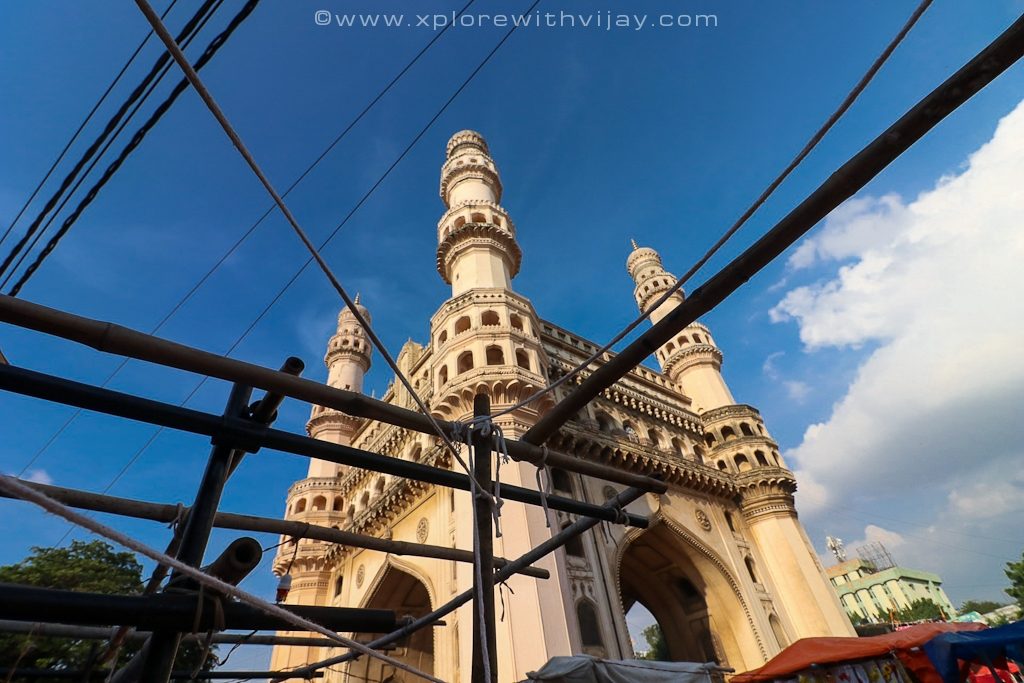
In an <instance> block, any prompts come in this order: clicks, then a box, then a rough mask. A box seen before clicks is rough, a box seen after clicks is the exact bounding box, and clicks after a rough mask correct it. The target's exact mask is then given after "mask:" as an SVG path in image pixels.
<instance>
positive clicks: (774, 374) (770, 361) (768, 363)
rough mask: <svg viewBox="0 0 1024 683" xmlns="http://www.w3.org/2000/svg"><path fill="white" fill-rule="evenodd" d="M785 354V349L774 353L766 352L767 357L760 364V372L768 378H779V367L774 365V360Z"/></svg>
mask: <svg viewBox="0 0 1024 683" xmlns="http://www.w3.org/2000/svg"><path fill="white" fill-rule="evenodd" d="M785 355H786V352H785V351H776V352H775V353H770V354H768V357H767V358H765V359H764V363H763V364H762V365H761V372H763V373H764V374H765V377H767V378H768V379H778V378H779V368H778V366H776V365H775V361H777V360H778V359H779V358H782V357H783V356H785Z"/></svg>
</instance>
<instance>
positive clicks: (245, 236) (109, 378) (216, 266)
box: [18, 0, 475, 485]
mask: <svg viewBox="0 0 1024 683" xmlns="http://www.w3.org/2000/svg"><path fill="white" fill-rule="evenodd" d="M473 2H475V0H469V2H467V3H466V4H465V5H463V7H462V9H460V10H459V11H458V13H457V14H456V19H457V18H458V17H459V16H461V15H462V14H463V13H464V12H465V11H466V10H467V9H469V7H470V5H472V4H473ZM453 24H454V22H453ZM453 24H448V25H446V26H445V27H444V28H443V29H442V30H440V31H438V32H437V34H435V35H434V37H433V38H431V39H430V41H429V42H428V43H427V44H426V45H424V46H423V47H422V48H421V49H420V50H419V52H417V53H416V55H415V56H414V57H413V58H412V60H410V61H409V62H408V63H407V64H406V65H405V67H404V68H402V70H401V71H399V72H398V73H397V74H396V75H395V76H394V77H393V78H392V79H391V80H390V81H389V82H388V84H387V85H385V86H384V88H383V89H381V90H380V92H378V93H377V95H376V96H375V97H374V98H373V99H372V100H370V102H369V103H367V104H366V105H365V106H364V107H363V108H362V110H361V111H360V112H359V114H358V115H357V116H356V117H355V118H354V119H352V120H351V121H350V122H349V123H348V125H346V126H345V128H344V129H342V131H341V132H340V133H338V135H336V136H335V138H334V139H333V140H332V141H331V143H330V144H329V145H328V146H327V147H326V148H325V149H324V151H323V152H321V153H320V155H319V156H318V157H317V158H316V159H314V160H313V162H312V163H310V164H309V165H308V166H307V167H306V169H305V170H304V171H303V172H302V173H301V174H300V175H299V176H298V177H297V178H296V179H295V180H293V181H292V183H291V184H290V185H289V186H288V188H287V189H286V190H285V192H284V194H283V195H282V196H283V197H287V196H288V194H289V193H290V192H291V191H292V190H294V189H295V188H296V187H297V186H298V185H299V183H301V182H302V181H303V180H304V179H305V178H306V176H308V175H309V174H310V172H312V171H313V169H314V168H316V166H318V165H319V164H320V162H321V161H323V159H324V158H325V157H326V156H327V155H328V153H330V152H331V151H332V150H333V149H334V148H335V147H336V146H337V145H338V143H340V142H341V141H342V140H343V139H344V138H345V136H346V135H348V133H349V131H351V130H352V129H353V128H354V127H355V126H356V124H358V123H359V122H360V121H361V120H362V119H363V118H364V117H365V116H366V114H368V113H369V111H370V110H371V109H372V108H373V107H374V105H376V104H377V102H379V101H380V100H381V99H382V98H383V97H384V95H386V94H387V93H388V92H389V91H390V90H391V89H392V88H393V87H394V86H395V84H397V83H398V81H399V80H400V79H401V78H402V77H403V76H404V75H405V74H406V72H408V71H409V70H410V69H411V68H412V67H413V65H415V64H416V62H418V61H419V60H420V58H421V57H422V56H423V55H424V54H425V53H426V52H427V51H428V50H429V49H430V48H431V46H433V45H434V43H436V42H437V41H438V39H440V37H441V36H442V35H444V33H445V32H446V31H447V30H448V29H449V28H450V27H451V26H452V25H453ZM168 66H169V65H168ZM394 165H395V164H393V166H394ZM390 170H391V169H389V170H388V172H390ZM381 181H383V178H382V179H381ZM378 184H379V183H378ZM276 208H277V205H276V204H274V203H273V202H271V204H270V206H269V207H268V208H267V210H266V211H265V212H264V213H263V215H261V216H260V217H259V218H258V219H257V220H256V222H255V223H253V224H252V225H251V226H250V227H249V229H248V230H246V232H245V233H244V234H243V235H242V236H241V237H239V238H238V239H237V240H236V241H235V243H234V244H233V245H232V246H231V248H229V249H228V250H227V251H226V252H225V253H224V254H223V255H222V256H221V257H220V259H218V260H217V262H216V263H214V264H213V266H211V267H210V268H209V269H208V270H207V271H206V273H204V274H203V276H202V277H201V278H199V280H198V281H197V282H196V283H195V284H194V285H193V286H192V287H191V288H190V289H189V291H188V292H186V293H185V295H184V296H183V297H182V298H181V299H179V300H178V302H177V303H176V304H175V305H174V306H173V307H171V310H170V311H168V312H167V313H166V314H165V315H164V317H163V318H162V319H161V320H160V322H158V323H157V324H156V326H155V327H154V328H153V329H152V330H150V332H149V333H150V334H156V333H157V332H159V331H160V330H161V329H162V328H163V326H164V325H166V324H167V322H168V321H170V319H171V318H172V317H174V315H175V314H177V312H178V311H179V310H180V309H181V308H182V307H183V306H184V305H185V304H186V303H187V302H188V301H189V300H191V298H192V297H193V296H194V295H195V293H196V292H198V291H199V289H200V288H202V286H203V285H204V284H205V283H206V281H207V280H209V279H210V277H211V276H212V275H213V274H214V273H215V272H216V271H217V270H218V269H219V268H220V267H221V266H222V265H223V264H224V262H225V261H227V260H228V258H230V257H231V255H232V254H234V253H235V251H237V250H238V248H239V247H241V245H242V243H244V242H245V241H246V240H247V239H248V238H249V236H250V235H252V233H253V232H254V231H255V230H256V229H257V228H258V227H259V226H260V225H261V224H262V223H263V221H264V219H266V218H267V216H269V215H270V214H271V213H273V211H274V209H276ZM354 212H355V210H353V211H351V212H350V215H351V214H352V213H354ZM346 221H347V217H346ZM342 225H344V222H343V223H342ZM340 228H341V225H339V226H338V228H337V229H339V230H340ZM336 231H337V230H336ZM321 248H322V247H321ZM306 265H308V262H307V264H306ZM303 269H305V266H304V267H303ZM301 272H302V271H299V273H296V275H295V276H294V277H293V278H292V279H291V280H289V281H288V283H287V287H290V286H291V284H292V283H293V282H294V281H295V280H296V279H298V276H299V275H300V274H301ZM287 287H286V289H287ZM283 293H284V291H281V292H279V293H278V295H277V296H276V297H275V298H274V300H273V303H276V302H277V300H278V299H280V297H281V294H283ZM272 305H273V304H272ZM267 310H269V308H268V309H267ZM265 313H266V311H264V312H263V313H261V314H260V316H259V317H258V318H257V319H256V320H255V321H254V323H253V324H252V325H250V326H249V327H248V328H247V329H246V330H245V332H244V333H243V336H242V338H240V339H239V340H238V341H237V342H236V343H235V344H234V345H232V347H231V349H230V350H229V351H228V352H227V353H226V354H225V355H229V354H230V353H231V351H233V350H234V349H235V348H236V347H237V346H238V344H239V343H241V341H242V340H243V339H244V338H245V337H246V336H248V334H249V333H250V332H251V331H252V329H253V328H254V327H255V326H256V323H258V322H259V321H260V320H261V319H262V318H263V316H264V315H265ZM128 362H129V359H127V358H126V359H124V360H122V361H121V362H120V363H119V364H118V365H117V367H115V368H114V370H113V372H111V373H110V375H108V376H107V378H106V379H105V380H104V381H103V383H102V384H100V386H101V387H106V386H107V384H109V383H110V382H111V381H113V379H114V377H116V376H117V374H118V373H120V371H121V370H122V369H123V368H124V367H125V365H127V364H128ZM200 386H201V384H200ZM198 389H199V387H198V386H197V387H196V388H195V390H193V391H197V390H198ZM190 396H191V395H190ZM186 400H187V399H186ZM81 412H82V411H81V409H76V410H75V411H74V412H73V413H72V414H71V415H70V416H69V417H68V419H67V420H65V421H64V423H63V424H62V425H61V426H60V427H59V428H58V429H57V431H56V432H55V433H54V434H53V436H51V437H50V438H49V439H48V440H47V441H46V443H44V444H43V446H42V447H40V448H39V450H37V451H36V453H35V454H33V456H32V458H31V459H30V460H29V462H28V464H26V465H25V466H24V467H23V468H22V469H21V471H20V472H19V473H18V476H19V477H21V476H23V475H24V474H25V472H26V471H27V470H28V469H29V468H30V467H31V466H32V465H33V464H35V462H36V461H37V460H38V459H39V458H40V457H41V456H42V454H43V453H44V452H45V451H46V450H47V449H48V448H49V447H50V446H51V445H52V444H53V442H54V441H55V440H56V439H57V438H58V437H59V436H60V435H61V434H62V433H63V432H64V430H66V429H67V428H68V427H69V426H70V425H71V423H72V422H74V420H75V419H76V418H77V417H78V415H80V414H81ZM157 433H159V432H157ZM142 450H145V448H143V449H142ZM140 455H142V453H141V452H137V453H136V455H134V456H133V457H132V459H131V461H130V462H131V463H134V462H135V460H137V459H138V457H139V456H140ZM121 474H123V471H122V472H121V473H119V475H118V478H119V477H120V475H121ZM111 485H112V484H111Z"/></svg>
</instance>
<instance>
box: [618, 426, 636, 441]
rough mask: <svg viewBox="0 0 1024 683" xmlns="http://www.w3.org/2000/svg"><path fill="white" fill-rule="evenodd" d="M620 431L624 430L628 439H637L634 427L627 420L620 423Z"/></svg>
mask: <svg viewBox="0 0 1024 683" xmlns="http://www.w3.org/2000/svg"><path fill="white" fill-rule="evenodd" d="M622 431H624V432H626V436H627V437H629V440H630V441H639V440H640V437H639V436H638V435H637V433H636V427H634V426H633V425H632V424H631V423H629V422H623V423H622Z"/></svg>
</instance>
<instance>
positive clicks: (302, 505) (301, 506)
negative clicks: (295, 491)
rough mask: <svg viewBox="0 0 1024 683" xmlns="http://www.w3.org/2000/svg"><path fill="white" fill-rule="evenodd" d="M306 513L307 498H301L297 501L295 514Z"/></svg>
mask: <svg viewBox="0 0 1024 683" xmlns="http://www.w3.org/2000/svg"><path fill="white" fill-rule="evenodd" d="M305 511H306V499H305V498H299V499H298V500H297V501H295V512H296V513H299V512H305Z"/></svg>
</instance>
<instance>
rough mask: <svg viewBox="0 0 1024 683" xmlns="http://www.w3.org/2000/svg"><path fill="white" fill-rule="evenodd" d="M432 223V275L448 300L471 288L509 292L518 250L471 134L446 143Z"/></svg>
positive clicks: (492, 170)
mask: <svg viewBox="0 0 1024 683" xmlns="http://www.w3.org/2000/svg"><path fill="white" fill-rule="evenodd" d="M447 152H448V153H447V159H446V160H445V163H444V166H443V167H442V168H441V199H442V200H443V201H444V203H445V206H447V207H448V211H447V212H445V214H444V215H443V216H442V217H441V220H440V221H439V222H438V224H437V241H438V247H437V272H439V273H440V274H441V277H442V278H444V281H445V282H447V283H448V284H450V285H451V286H452V296H458V295H459V294H462V293H463V292H465V291H467V290H469V289H473V288H474V287H492V288H503V289H511V283H512V278H513V277H515V276H516V273H518V272H519V264H520V262H521V261H522V251H521V250H520V249H519V244H517V243H516V238H515V234H516V233H515V226H514V225H513V224H512V221H511V220H510V219H509V217H508V213H506V211H505V209H503V208H502V207H501V206H500V205H499V204H498V202H500V201H501V178H500V177H499V176H498V169H497V167H496V166H495V165H494V160H493V159H491V156H490V152H489V150H488V149H487V143H486V142H485V141H484V139H483V136H481V135H480V134H479V133H476V132H474V131H471V130H464V131H461V132H459V133H456V134H455V135H453V136H452V138H451V140H449V141H448V149H447Z"/></svg>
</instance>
